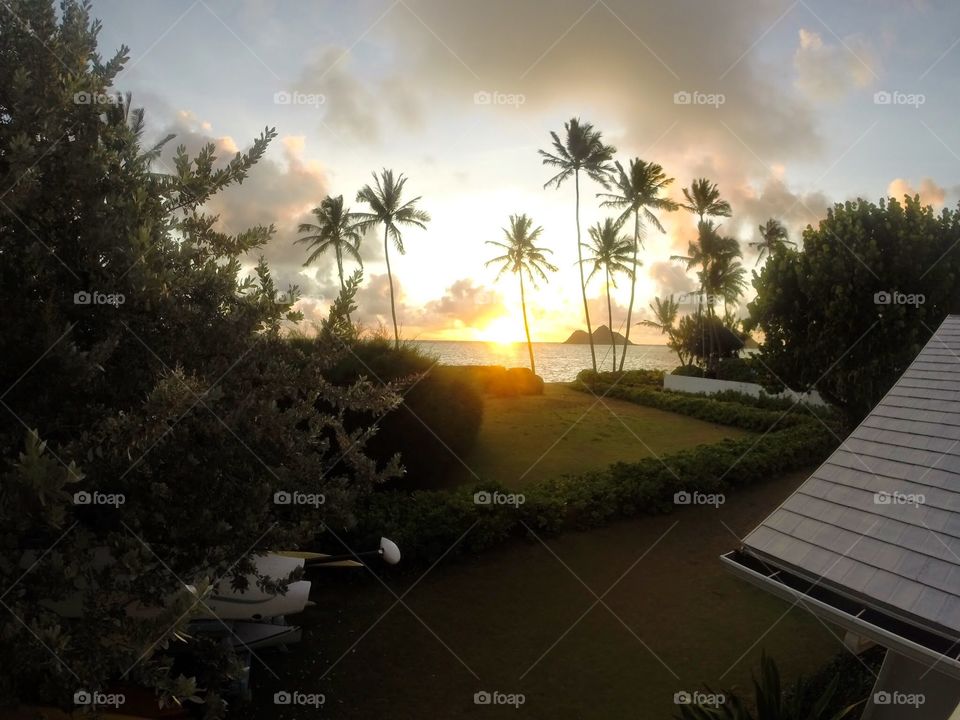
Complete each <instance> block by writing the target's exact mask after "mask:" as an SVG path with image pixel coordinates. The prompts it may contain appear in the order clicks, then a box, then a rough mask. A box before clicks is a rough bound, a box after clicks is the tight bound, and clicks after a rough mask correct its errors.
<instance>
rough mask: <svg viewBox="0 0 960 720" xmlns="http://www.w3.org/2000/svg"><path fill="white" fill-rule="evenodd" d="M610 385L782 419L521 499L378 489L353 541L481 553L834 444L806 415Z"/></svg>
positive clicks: (708, 408) (412, 557)
mask: <svg viewBox="0 0 960 720" xmlns="http://www.w3.org/2000/svg"><path fill="white" fill-rule="evenodd" d="M614 390H619V391H620V392H622V393H623V395H620V397H624V398H625V399H634V401H636V398H641V399H642V401H643V402H644V404H646V403H647V402H651V403H652V402H657V403H662V404H661V405H655V406H656V407H662V408H663V409H667V410H670V411H672V412H679V413H683V414H685V415H691V416H693V417H698V418H701V419H705V420H711V421H713V422H723V423H724V424H727V425H732V426H734V427H740V428H745V429H749V430H755V431H766V430H768V429H769V428H770V427H771V425H773V423H774V422H777V425H776V427H775V429H774V430H772V431H770V432H769V433H768V434H766V435H765V436H763V437H762V438H757V437H754V436H751V437H746V438H742V439H739V440H724V441H722V442H719V443H714V444H711V445H701V446H699V447H695V448H691V449H688V450H682V451H680V452H677V453H673V454H670V455H668V456H666V457H664V458H662V459H657V458H645V459H643V460H640V461H638V462H632V463H614V464H613V465H610V466H609V467H608V468H606V469H602V470H596V471H592V472H588V473H583V474H580V475H566V476H562V477H559V478H554V479H551V480H548V481H545V482H539V483H534V484H531V485H529V486H527V487H526V488H523V493H524V502H522V503H521V504H508V503H504V504H477V503H476V502H475V500H474V498H475V493H478V492H487V493H491V494H493V493H501V494H502V495H501V496H500V497H501V499H504V500H509V499H510V498H509V495H508V493H510V492H511V491H510V490H508V489H506V488H504V487H502V486H500V485H497V484H493V483H484V484H482V485H478V486H476V487H473V488H469V489H465V488H456V489H452V490H439V491H418V492H413V493H404V492H400V491H386V492H380V493H375V494H374V495H373V496H372V497H370V498H369V500H368V502H367V503H366V505H365V506H364V507H362V508H358V516H359V517H360V518H362V520H361V525H360V527H359V528H358V529H357V531H356V542H357V543H362V544H363V546H367V545H370V544H375V543H376V540H377V539H378V538H379V536H380V534H381V533H382V534H385V535H387V536H389V537H391V538H392V539H394V540H396V541H397V542H398V543H399V544H400V546H401V548H403V551H404V553H405V556H406V558H407V560H409V561H412V564H414V565H416V564H420V563H430V562H434V561H435V560H437V559H439V558H440V557H441V556H443V555H444V553H446V552H447V551H448V550H450V548H451V546H453V545H454V544H455V543H457V541H458V540H460V542H459V543H458V544H457V546H456V548H455V549H454V550H452V551H451V554H454V553H460V552H479V551H481V550H484V549H486V548H489V547H491V546H494V545H496V544H498V543H500V542H502V541H504V540H505V539H507V538H509V537H511V536H522V535H523V534H525V533H526V532H527V529H526V527H529V528H530V529H533V530H534V531H535V532H537V533H538V534H539V533H545V534H550V533H556V532H560V531H562V530H566V529H581V528H589V527H595V526H598V525H601V524H604V523H608V522H610V521H612V520H615V519H617V518H626V517H634V516H638V515H645V514H656V513H663V512H669V511H670V510H671V509H672V507H673V497H674V494H675V493H677V492H680V491H684V490H685V491H688V492H693V491H699V492H703V493H726V492H729V491H730V490H733V489H736V488H739V487H744V486H748V485H752V484H755V483H758V482H761V481H763V480H766V479H768V478H770V477H774V476H777V475H779V474H782V473H785V472H789V471H792V470H798V469H802V468H805V467H809V466H810V465H811V464H813V463H815V462H817V461H818V460H820V459H822V458H823V457H825V456H826V455H827V454H828V453H829V452H830V451H831V450H832V449H833V448H834V446H835V444H836V443H835V439H834V436H833V434H832V433H831V432H830V431H829V430H828V429H827V428H825V427H824V426H823V424H821V423H820V422H819V421H818V420H816V419H814V418H811V417H809V416H806V415H802V414H790V415H787V416H785V417H784V416H783V413H779V412H772V411H769V410H762V409H758V408H754V407H749V406H744V405H738V404H736V403H730V402H721V401H717V400H711V399H709V398H702V397H696V396H689V397H688V396H683V395H678V394H675V393H662V392H660V393H652V394H655V395H657V396H658V397H657V399H656V400H652V399H651V397H650V395H649V394H646V393H647V392H648V391H645V390H643V389H642V388H622V389H621V388H615V389H614ZM525 526H526V527H525ZM468 530H469V532H467V531H468ZM461 537H462V540H461Z"/></svg>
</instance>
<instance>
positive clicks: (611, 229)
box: [581, 218, 636, 372]
mask: <svg viewBox="0 0 960 720" xmlns="http://www.w3.org/2000/svg"><path fill="white" fill-rule="evenodd" d="M589 233H590V243H589V244H587V245H585V247H586V248H587V249H589V250H591V251H592V252H593V255H591V256H589V257H585V258H583V259H582V260H581V262H585V263H592V264H593V269H592V270H591V271H590V274H589V275H588V276H587V282H590V279H591V278H592V277H593V276H594V275H595V274H596V273H598V272H599V271H600V270H601V269H603V273H604V278H605V280H606V286H607V322H609V323H610V325H609V328H610V345H611V347H612V348H613V353H612V354H613V371H614V372H616V371H617V336H616V335H614V334H613V305H612V303H611V302H610V284H611V282H612V283H613V286H614V287H616V286H617V279H616V278H617V273H623V274H625V275H628V276H630V277H632V276H633V265H632V261H633V260H635V259H636V258H635V257H631V254H632V252H633V247H634V246H633V243H632V242H631V240H630V238H628V237H627V236H626V235H621V234H620V223H618V222H617V221H616V220H614V219H612V218H607V219H606V220H604V221H603V223H597V224H596V225H594V226H593V227H591V228H590V230H589Z"/></svg>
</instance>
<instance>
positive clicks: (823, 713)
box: [675, 654, 873, 720]
mask: <svg viewBox="0 0 960 720" xmlns="http://www.w3.org/2000/svg"><path fill="white" fill-rule="evenodd" d="M853 662H855V661H854V659H853V658H852V657H851V656H849V655H847V658H846V662H843V661H841V662H834V663H831V664H830V665H828V666H826V667H825V668H824V670H825V671H827V670H832V671H833V673H832V674H830V675H825V674H824V672H823V671H821V672H820V673H818V676H817V677H816V679H815V681H814V682H811V681H809V680H807V679H805V678H802V677H801V678H798V679H797V680H796V681H795V682H794V683H793V685H792V686H791V687H787V688H785V687H783V685H782V683H781V680H780V670H779V669H778V668H777V664H776V663H775V662H774V661H773V659H771V658H770V657H768V656H767V655H766V654H763V655H761V657H760V672H759V673H758V674H756V675H754V676H753V697H752V698H750V699H746V698H744V697H743V696H742V695H741V694H740V693H739V692H736V691H732V692H731V691H728V692H724V693H714V692H713V691H712V690H710V688H707V693H706V694H707V695H708V696H709V695H712V696H713V697H712V698H711V699H710V702H709V703H695V704H681V705H680V706H679V707H678V712H677V715H676V716H675V717H676V718H677V720H844V718H853V717H855V715H854V713H856V711H857V709H858V708H860V707H861V706H862V705H863V703H864V701H865V699H866V697H867V695H868V694H869V692H870V688H871V684H870V683H868V682H866V681H865V679H869V680H872V679H873V677H872V676H870V675H869V674H868V673H869V671H868V673H864V672H863V671H862V670H863V669H860V671H859V672H857V671H854V673H853V676H854V677H855V678H856V679H857V680H858V681H859V683H858V684H857V686H856V691H857V695H858V696H857V697H856V698H855V699H854V700H853V701H852V702H847V703H846V704H844V705H842V706H840V707H839V708H838V707H836V706H837V705H838V703H839V702H840V701H842V700H843V699H844V698H842V693H840V692H838V690H839V689H840V685H841V677H842V676H841V675H840V674H839V673H838V672H836V671H837V670H838V669H840V668H851V665H852V664H853ZM851 669H852V668H851ZM843 679H844V680H845V681H846V685H845V688H844V689H845V690H846V691H848V692H849V691H850V689H851V685H850V683H849V678H843ZM720 698H722V702H721V701H720V700H719V699H720Z"/></svg>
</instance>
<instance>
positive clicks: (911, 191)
mask: <svg viewBox="0 0 960 720" xmlns="http://www.w3.org/2000/svg"><path fill="white" fill-rule="evenodd" d="M887 195H889V196H890V197H893V198H896V199H897V200H903V196H904V195H909V196H910V197H913V196H914V195H919V196H920V202H922V203H924V204H926V205H933V206H935V207H943V204H944V200H945V199H946V196H947V191H946V190H945V189H944V188H942V187H941V186H939V185H937V183H935V182H934V181H933V178H928V177H925V178H923V179H922V180H921V181H920V186H919V187H918V188H914V187H913V185H911V184H910V182H909V181H907V180H905V179H903V178H896V179H894V180H893V181H891V182H890V185H889V186H888V187H887Z"/></svg>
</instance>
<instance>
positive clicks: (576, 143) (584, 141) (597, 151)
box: [539, 118, 616, 372]
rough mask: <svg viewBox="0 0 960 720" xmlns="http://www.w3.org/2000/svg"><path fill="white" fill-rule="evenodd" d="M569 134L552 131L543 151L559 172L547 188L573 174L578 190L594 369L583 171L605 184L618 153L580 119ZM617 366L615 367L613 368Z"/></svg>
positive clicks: (584, 287) (584, 291) (594, 356)
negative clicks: (550, 141)
mask: <svg viewBox="0 0 960 720" xmlns="http://www.w3.org/2000/svg"><path fill="white" fill-rule="evenodd" d="M563 128H564V130H565V132H566V135H565V137H564V139H563V141H561V140H560V138H559V137H558V136H557V134H556V133H555V132H551V133H550V137H551V138H553V152H552V153H551V152H547V151H546V150H540V151H539V153H540V156H541V157H542V158H543V164H544V165H548V166H550V167H554V168H558V169H559V170H560V172H558V173H557V174H556V175H554V176H553V177H552V178H550V179H549V180H548V181H547V182H546V183H544V187H545V188H546V187H550V186H551V185H553V186H555V187H557V188H559V187H560V185H561V184H563V182H564V181H565V180H568V179H570V177H573V181H574V188H575V189H576V223H577V258H578V259H579V263H578V266H579V267H580V292H581V294H582V295H583V316H584V318H585V320H586V322H587V335H588V336H589V339H590V359H591V361H592V362H593V370H594V372H596V370H597V353H596V351H595V350H594V348H593V328H592V327H591V326H590V308H589V307H588V306H587V281H586V279H585V278H584V276H583V251H582V248H581V246H582V242H581V237H580V171H581V170H582V171H583V172H585V173H586V174H587V177H589V178H590V179H591V180H595V181H596V182H598V183H600V184H601V185H603V186H604V187H606V186H607V180H608V177H609V175H610V173H611V172H612V171H613V167H612V166H611V165H610V160H611V159H612V158H613V154H614V153H615V152H616V148H615V147H613V146H612V145H604V144H603V138H602V136H601V134H600V131H599V130H594V128H593V125H591V124H590V123H581V122H580V119H579V118H572V119H570V121H568V122H566V123H564V125H563ZM614 369H616V368H614Z"/></svg>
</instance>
